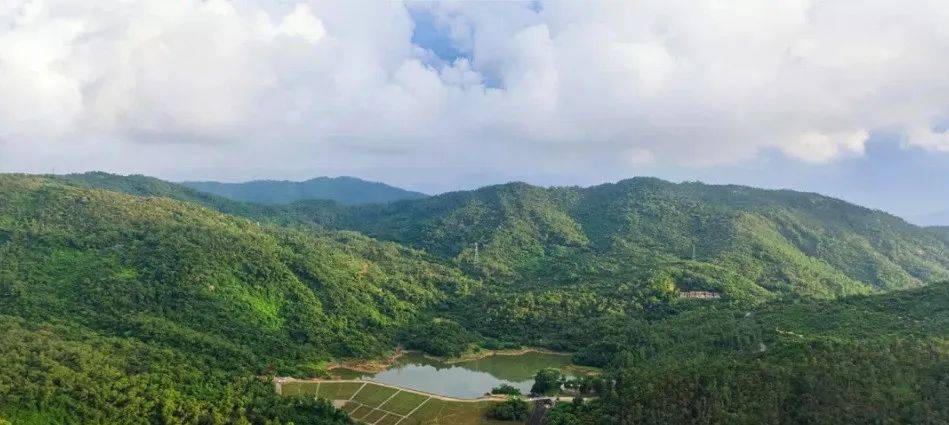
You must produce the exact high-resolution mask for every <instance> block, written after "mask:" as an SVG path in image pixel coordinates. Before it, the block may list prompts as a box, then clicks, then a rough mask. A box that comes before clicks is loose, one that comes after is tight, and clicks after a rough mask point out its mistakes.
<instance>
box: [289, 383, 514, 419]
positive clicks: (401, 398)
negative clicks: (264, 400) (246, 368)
mask: <svg viewBox="0 0 949 425" xmlns="http://www.w3.org/2000/svg"><path fill="white" fill-rule="evenodd" d="M283 394H286V395H291V394H312V395H314V396H317V397H321V398H326V399H328V400H348V401H347V402H346V404H344V405H343V407H342V409H343V410H344V411H346V413H348V414H349V415H350V417H352V418H353V419H354V420H356V421H357V422H361V423H366V424H374V425H395V424H396V423H398V424H399V425H436V424H451V425H477V424H489V425H502V424H504V425H510V424H511V422H502V421H492V420H488V419H487V417H486V415H485V414H486V412H487V410H488V408H489V407H490V406H491V405H492V404H494V403H497V402H496V401H476V402H460V401H449V400H439V399H435V398H431V397H429V396H427V395H424V394H416V393H413V392H408V391H402V390H399V389H396V388H391V387H386V386H382V385H376V384H374V383H371V382H366V383H365V385H364V384H363V383H361V382H320V383H317V382H285V383H283ZM403 418H404V419H403Z"/></svg>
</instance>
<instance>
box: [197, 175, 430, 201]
mask: <svg viewBox="0 0 949 425" xmlns="http://www.w3.org/2000/svg"><path fill="white" fill-rule="evenodd" d="M181 185H182V186H186V187H190V188H192V189H195V190H200V191H202V192H207V193H211V194H215V195H219V196H223V197H226V198H230V199H234V200H238V201H244V202H255V203H261V204H289V203H293V202H296V201H302V200H308V199H326V200H331V201H336V202H339V203H341V204H344V205H362V204H377V203H387V202H392V201H399V200H404V199H421V198H425V197H427V196H428V195H426V194H424V193H420V192H413V191H410V190H405V189H401V188H398V187H395V186H390V185H387V184H385V183H379V182H370V181H366V180H362V179H358V178H355V177H345V176H344V177H316V178H313V179H310V180H306V181H300V182H297V181H288V180H253V181H249V182H243V183H221V182H215V181H186V182H181Z"/></svg>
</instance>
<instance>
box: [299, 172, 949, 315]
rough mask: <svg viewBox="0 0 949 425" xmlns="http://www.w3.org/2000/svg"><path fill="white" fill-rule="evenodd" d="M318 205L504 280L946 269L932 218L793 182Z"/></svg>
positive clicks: (774, 280) (711, 284)
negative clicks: (922, 224)
mask: <svg viewBox="0 0 949 425" xmlns="http://www.w3.org/2000/svg"><path fill="white" fill-rule="evenodd" d="M311 215H313V216H314V217H316V221H318V222H322V223H323V224H325V225H326V226H328V227H335V228H345V229H352V230H357V231H360V232H363V233H365V234H367V235H370V236H373V237H377V238H381V239H386V240H392V241H396V242H399V243H403V244H406V245H409V246H412V247H416V248H419V249H423V250H425V251H427V252H431V253H435V254H438V255H441V256H444V257H446V258H451V259H452V260H453V261H456V262H457V263H458V264H459V265H460V266H461V267H463V268H464V269H466V270H469V271H471V272H473V273H475V274H477V275H480V276H484V277H487V278H489V279H498V280H506V281H521V282H530V283H540V284H577V283H584V282H594V281H595V282H614V283H615V282H626V281H637V280H638V281H642V280H644V279H645V278H648V277H649V276H651V275H654V274H656V273H668V274H672V275H675V276H678V281H679V283H680V284H683V285H685V287H684V288H682V289H713V290H724V291H726V292H728V291H729V290H731V291H736V292H745V293H749V292H754V293H758V292H761V291H762V290H763V291H766V292H772V293H773V292H781V293H787V292H791V293H799V294H809V295H817V296H828V295H835V294H848V293H863V292H867V291H871V290H875V289H895V288H908V287H914V286H918V285H921V284H924V283H926V282H931V281H936V280H941V279H945V278H947V277H949V244H947V241H946V240H945V238H939V237H937V235H936V233H934V232H933V231H931V230H928V229H923V228H919V227H916V226H913V225H911V224H908V223H906V222H905V221H903V220H902V219H900V218H898V217H895V216H892V215H889V214H886V213H883V212H881V211H875V210H870V209H866V208H862V207H859V206H856V205H852V204H848V203H846V202H844V201H840V200H837V199H833V198H829V197H825V196H821V195H817V194H812V193H801V192H794V191H787V190H777V191H775V190H762V189H754V188H750V187H743V186H715V185H706V184H702V183H682V184H674V183H670V182H666V181H662V180H658V179H653V178H634V179H630V180H624V181H621V182H618V183H615V184H604V185H599V186H594V187H590V188H576V187H562V188H541V187H536V186H531V185H528V184H524V183H511V184H506V185H500V186H490V187H485V188H482V189H479V190H475V191H467V192H454V193H448V194H443V195H438V196H433V197H430V198H426V199H422V200H415V201H402V202H395V203H392V204H388V205H371V206H363V207H352V208H346V209H339V208H332V207H331V206H330V207H326V208H324V209H323V210H321V211H316V212H312V213H311Z"/></svg>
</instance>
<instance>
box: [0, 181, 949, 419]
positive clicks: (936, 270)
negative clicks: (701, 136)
mask: <svg viewBox="0 0 949 425" xmlns="http://www.w3.org/2000/svg"><path fill="white" fill-rule="evenodd" d="M120 192H121V193H120ZM182 201H184V202H182ZM222 212H226V213H227V214H224V213H222ZM333 229H349V230H333ZM351 230H358V231H360V232H363V233H365V234H368V235H370V236H373V237H376V238H378V239H372V238H370V237H367V236H364V235H363V234H361V233H356V232H353V231H351ZM945 234H946V233H945V232H943V231H942V229H939V228H919V227H915V226H911V225H908V224H906V223H905V222H903V221H902V220H900V219H898V218H895V217H892V216H889V215H887V214H884V213H881V212H878V211H872V210H867V209H864V208H860V207H857V206H853V205H850V204H847V203H844V202H842V201H838V200H834V199H831V198H826V197H822V196H819V195H814V194H805V193H798V192H790V191H765V190H758V189H751V188H745V187H733V186H709V185H703V184H698V183H686V184H672V183H668V182H664V181H661V180H656V179H633V180H627V181H623V182H620V183H617V184H609V185H602V186H596V187H592V188H586V189H583V188H552V189H545V188H538V187H534V186H530V185H526V184H522V183H515V184H508V185H502V186H492V187H488V188H483V189H480V190H477V191H471V192H456V193H450V194H445V195H439V196H436V197H431V198H426V199H422V200H414V201H399V202H395V203H391V204H387V205H371V206H342V205H340V204H338V203H333V202H328V201H306V202H298V203H294V204H290V205H286V206H280V205H269V206H263V205H257V204H247V203H242V202H239V201H233V200H228V199H225V198H221V197H218V196H215V195H209V194H205V193H202V192H199V191H195V190H193V189H189V188H185V187H183V186H181V185H176V184H172V183H167V182H163V181H161V180H157V179H152V178H148V177H144V176H130V177H122V176H114V175H109V174H103V173H87V174H82V175H71V176H60V177H50V176H25V175H0V331H2V332H0V335H2V341H0V418H3V419H8V420H11V421H12V422H13V423H50V422H54V423H56V422H65V423H87V422H92V423H96V422H98V423H114V422H138V423H254V424H263V423H288V422H291V421H292V422H294V423H298V424H299V423H345V422H346V421H347V420H348V419H347V418H346V417H345V416H344V415H343V414H342V413H340V412H339V411H336V410H335V409H333V408H332V407H331V406H328V405H326V404H323V403H321V402H316V401H314V400H312V399H309V400H308V399H305V398H293V397H285V398H280V397H276V396H274V394H273V391H272V389H273V387H272V385H271V384H270V383H269V382H267V381H266V379H261V378H259V377H260V376H266V375H268V374H271V373H275V374H280V375H295V376H313V375H318V374H320V373H321V372H322V370H323V367H324V365H325V363H326V362H327V361H331V360H340V359H347V358H360V359H371V358H378V357H379V356H380V355H382V354H385V353H387V352H390V351H391V350H392V349H394V348H395V347H396V346H397V345H406V346H408V347H410V348H417V349H421V350H424V351H426V352H428V353H431V354H437V355H448V356H451V355H458V354H461V353H464V352H466V351H470V350H473V349H477V347H486V348H515V347H521V346H525V345H530V346H542V347H548V348H553V349H558V350H565V351H571V352H574V353H575V355H574V358H575V361H577V362H579V363H581V364H587V365H594V366H600V367H604V368H605V370H606V373H607V376H608V377H610V378H612V379H614V380H615V384H614V386H613V391H611V392H609V393H607V394H604V395H603V397H602V399H601V401H599V402H592V403H589V404H586V405H582V406H580V405H576V406H572V405H569V404H568V405H562V406H560V407H558V408H557V409H555V411H553V412H551V421H552V422H551V423H554V424H599V423H604V421H605V423H617V422H618V423H775V422H777V423H781V422H784V423H801V422H806V423H834V422H835V420H839V419H840V416H839V415H840V412H844V413H845V414H846V415H848V416H847V418H853V420H852V422H861V423H886V422H904V423H940V422H944V421H945V420H946V419H947V418H949V411H947V410H946V409H945V407H943V406H945V405H947V404H946V403H944V401H945V400H946V399H947V398H949V395H947V392H946V388H949V383H947V382H946V376H949V373H947V372H949V358H947V346H946V340H947V337H949V335H947V332H949V311H947V310H949V294H947V291H949V284H946V283H942V284H938V283H934V284H931V285H928V286H924V285H925V284H928V283H931V282H936V281H939V280H944V278H945V276H946V273H947V267H949V266H947V261H949V258H947V255H946V252H947V251H946V250H947V243H949V241H947V240H946V238H945V236H944V235H945ZM380 239H382V240H389V241H390V242H383V241H380ZM397 243H398V244H397ZM400 244H401V245H400ZM406 246H409V247H411V248H407V247H406ZM693 247H694V248H693ZM693 249H694V255H693ZM903 288H907V289H903ZM688 290H713V291H718V292H720V293H721V294H722V298H721V299H718V300H691V299H682V298H680V297H679V296H680V294H682V292H684V291H688ZM130 418H131V419H130ZM558 418H559V419H558ZM268 421H269V422H268ZM556 421H560V422H556Z"/></svg>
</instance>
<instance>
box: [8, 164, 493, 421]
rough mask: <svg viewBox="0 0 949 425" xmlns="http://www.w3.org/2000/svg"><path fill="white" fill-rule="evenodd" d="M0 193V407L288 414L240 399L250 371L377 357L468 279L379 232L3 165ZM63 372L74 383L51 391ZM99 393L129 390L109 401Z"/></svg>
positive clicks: (315, 368) (108, 417) (106, 414)
mask: <svg viewBox="0 0 949 425" xmlns="http://www.w3.org/2000/svg"><path fill="white" fill-rule="evenodd" d="M0 200H2V203H0V230H2V232H3V234H4V235H6V236H5V238H4V241H3V243H2V246H0V264H2V268H0V314H2V315H5V316H4V317H9V323H10V324H8V325H7V326H12V327H13V328H12V329H15V330H16V332H14V331H13V330H11V331H10V332H4V334H3V335H4V337H5V338H12V337H17V338H18V339H17V340H14V341H10V343H4V344H3V345H2V346H0V351H2V353H0V356H2V357H3V359H4V360H3V361H5V362H12V364H10V365H8V367H5V368H4V370H3V372H0V376H2V379H0V399H2V400H3V401H4V402H3V403H0V406H2V407H0V416H2V417H10V418H17V417H18V416H17V415H21V416H22V415H25V414H30V412H32V411H40V412H49V413H48V414H51V415H64V417H65V420H64V421H68V422H94V421H115V420H117V418H125V417H136V418H142V420H143V421H147V420H148V419H147V418H150V417H167V418H168V421H171V422H174V421H183V422H194V421H198V420H208V421H211V422H225V421H229V420H230V419H225V418H230V416H231V415H232V413H231V412H234V411H238V412H240V411H241V410H239V409H244V410H245V413H241V414H240V415H239V416H238V417H239V418H244V419H247V420H252V421H253V419H252V418H254V417H256V416H255V415H257V414H258V413H257V411H255V410H254V409H258V408H260V409H264V407H266V409H264V410H261V412H263V413H261V414H263V415H271V416H272V418H274V419H279V420H284V421H286V420H288V419H287V418H286V417H285V415H284V414H283V413H281V412H282V411H283V410H282V409H284V408H283V407H279V403H283V404H289V405H291V406H297V405H298V403H297V402H294V401H292V400H285V399H273V398H271V400H272V402H273V403H274V404H275V405H274V406H269V407H268V406H256V405H253V404H250V403H257V402H258V401H261V402H262V400H266V398H261V399H260V400H258V399H257V397H256V396H250V395H247V394H248V392H250V391H254V392H255V393H254V394H259V393H266V392H268V390H269V389H270V388H272V387H271V386H270V385H269V384H265V383H262V382H261V383H258V382H257V381H258V379H257V378H256V376H257V375H261V374H264V375H265V374H269V373H277V374H291V373H293V374H305V375H309V374H318V373H320V364H321V362H323V361H326V360H329V359H331V358H336V357H372V356H377V355H380V354H383V353H384V352H386V351H388V350H390V349H391V348H392V347H394V345H395V336H396V334H397V332H398V331H399V329H401V328H402V327H403V326H404V325H406V324H408V323H410V322H412V321H413V320H414V317H415V316H416V315H417V313H418V312H419V311H420V310H422V309H424V308H425V307H426V306H429V305H432V304H435V303H438V302H441V301H442V300H443V299H444V298H445V297H447V296H449V295H450V294H452V293H455V292H456V291H465V290H467V289H466V288H467V287H469V286H471V285H474V283H473V282H472V281H470V280H468V279H466V278H465V277H463V276H462V275H461V274H460V273H459V272H457V271H452V270H451V269H449V268H446V267H444V266H440V265H437V264H434V263H431V262H428V261H426V260H425V259H424V255H423V254H422V253H419V252H416V251H411V250H408V249H404V248H401V247H398V246H396V245H394V244H391V243H379V242H376V241H374V240H371V239H369V238H366V237H363V236H360V235H357V234H353V233H346V232H343V233H326V232H323V233H318V232H301V231H296V230H290V229H282V228H275V227H260V226H258V225H256V224H254V223H252V222H248V221H246V220H242V219H237V218H233V217H230V216H225V215H222V214H220V213H218V212H214V211H211V210H207V209H204V208H201V207H197V206H195V205H193V204H184V203H180V202H176V201H172V200H169V199H166V198H140V197H132V196H127V195H121V194H117V193H114V192H106V191H101V190H88V189H81V188H77V187H73V186H68V185H64V184H61V183H57V182H56V181H54V180H51V179H47V178H43V177H27V176H10V175H3V176H0ZM26 324H29V325H26ZM20 333H22V334H23V335H22V336H17V335H19V334H20ZM47 341H49V342H47ZM118 344H128V345H129V346H128V348H120V346H117V345H118ZM60 345H61V346H63V348H60V347H59V346H60ZM22 350H26V353H28V352H30V350H35V351H36V352H37V353H42V354H43V356H44V357H41V358H50V359H51V361H53V362H54V363H52V364H51V365H50V366H49V367H39V365H36V364H33V363H31V362H29V361H28V360H27V359H30V358H31V357H33V356H31V355H28V354H21V355H18V354H16V353H17V352H19V351H22ZM70 353H72V354H70ZM100 357H101V358H105V359H108V361H106V360H101V361H100V359H99V358H100ZM185 366H189V367H185ZM26 372H30V373H33V374H38V375H37V376H30V377H29V379H27V378H26V377H25V376H23V374H24V373H26ZM133 372H134V373H133ZM70 373H78V374H80V375H79V376H77V377H76V378H67V376H68V375H69V374H70ZM136 374H140V375H141V377H140V378H137V379H139V381H134V382H131V383H124V382H121V381H120V382H118V383H116V382H114V381H113V379H112V378H116V379H119V378H121V377H123V376H124V375H131V376H133V377H134V376H136ZM237 377H243V378H242V380H236V379H237ZM67 380H77V383H76V384H75V385H64V386H62V388H59V389H58V390H56V391H52V390H51V387H57V385H55V384H53V383H54V382H68V381H67ZM150 380H156V381H157V382H158V383H156V384H154V385H150V384H146V383H147V382H150ZM127 385H133V386H140V387H141V389H140V390H138V392H134V391H128V390H122V389H121V388H122V387H123V386H127ZM14 389H15V390H14ZM72 389H74V390H75V391H73V390H72ZM172 389H173V390H174V391H172ZM84 391H88V392H91V393H92V394H97V393H101V394H103V395H101V396H96V397H100V398H97V399H101V400H102V401H101V403H93V402H89V401H85V400H90V397H91V396H90V395H87V394H85V393H83V392H84ZM111 393H121V394H127V397H129V400H130V401H129V402H123V403H109V402H108V400H109V397H113V396H108V395H107V394H111ZM51 394H52V395H51ZM229 394H234V395H229ZM146 400H147V402H143V401H146ZM273 400H276V401H273ZM278 402H279V403H278ZM268 403H270V402H268ZM294 403H297V404H294ZM113 405H120V406H125V407H124V409H126V410H123V411H116V410H114V409H113V408H112V407H111V406H113ZM235 406H237V407H235ZM79 407H82V408H79ZM307 408H308V409H310V410H317V411H319V410H321V409H323V408H324V406H308V407H307ZM9 409H15V411H9V412H8V411H7V410H9ZM330 410H332V409H330ZM328 417H330V418H332V417H333V416H332V415H329V416H328ZM205 418H209V419H205ZM298 423H299V422H298Z"/></svg>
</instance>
